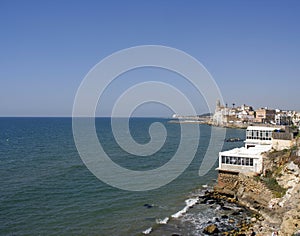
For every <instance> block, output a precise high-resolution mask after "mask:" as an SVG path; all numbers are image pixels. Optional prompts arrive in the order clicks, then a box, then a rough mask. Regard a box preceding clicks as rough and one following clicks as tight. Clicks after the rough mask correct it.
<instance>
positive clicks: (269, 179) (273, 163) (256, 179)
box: [211, 145, 300, 236]
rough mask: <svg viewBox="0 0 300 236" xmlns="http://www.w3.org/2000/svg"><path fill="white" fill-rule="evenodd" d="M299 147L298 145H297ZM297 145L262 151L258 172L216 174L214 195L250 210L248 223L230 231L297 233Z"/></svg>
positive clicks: (299, 195)
mask: <svg viewBox="0 0 300 236" xmlns="http://www.w3.org/2000/svg"><path fill="white" fill-rule="evenodd" d="M297 147H299V145H297ZM297 147H294V148H293V149H291V150H283V151H271V152H268V153H266V154H265V155H264V163H265V165H264V170H263V174H261V175H259V176H254V175H245V174H241V173H240V174H238V175H237V176H235V177H234V178H233V177H232V176H229V175H228V176H226V174H223V175H222V174H221V176H220V174H219V178H222V181H219V182H218V184H216V186H215V187H214V191H213V192H212V193H211V195H212V197H213V198H222V199H226V200H227V201H229V202H235V203H236V204H238V205H240V206H244V207H246V208H247V209H249V210H251V211H252V212H253V216H254V217H252V219H251V225H248V226H247V227H241V228H240V230H239V231H238V232H229V235H244V234H245V235H250V233H251V231H250V229H253V230H254V231H255V232H256V235H262V236H265V235H272V232H274V231H278V234H279V235H287V236H290V235H291V236H292V235H300V168H299V167H300V158H299V156H298V154H297V153H296V152H295V151H297V150H298V149H297Z"/></svg>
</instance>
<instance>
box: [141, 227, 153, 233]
mask: <svg viewBox="0 0 300 236" xmlns="http://www.w3.org/2000/svg"><path fill="white" fill-rule="evenodd" d="M151 231H152V227H150V228H148V229H146V230H144V231H143V234H150V233H151Z"/></svg>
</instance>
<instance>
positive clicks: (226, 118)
mask: <svg viewBox="0 0 300 236" xmlns="http://www.w3.org/2000/svg"><path fill="white" fill-rule="evenodd" d="M234 105H235V104H234ZM254 114H255V112H254V111H253V108H252V107H251V106H247V105H245V104H244V105H242V106H240V107H234V106H232V107H228V106H227V105H226V106H222V105H221V104H220V101H219V100H218V101H217V103H216V109H215V113H214V115H213V117H212V123H213V125H218V126H225V125H227V124H230V123H249V122H253V121H254V118H255V116H254Z"/></svg>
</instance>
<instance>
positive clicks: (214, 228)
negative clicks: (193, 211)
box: [203, 224, 219, 235]
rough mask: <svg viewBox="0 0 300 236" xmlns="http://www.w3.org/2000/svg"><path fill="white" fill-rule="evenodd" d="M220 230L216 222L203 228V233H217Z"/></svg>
mask: <svg viewBox="0 0 300 236" xmlns="http://www.w3.org/2000/svg"><path fill="white" fill-rule="evenodd" d="M218 232H219V229H218V227H217V226H216V225H215V224H211V225H209V226H207V227H205V228H204V230H203V233H205V234H208V235H212V234H216V233H218Z"/></svg>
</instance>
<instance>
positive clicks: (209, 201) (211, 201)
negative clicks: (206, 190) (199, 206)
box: [207, 200, 215, 205]
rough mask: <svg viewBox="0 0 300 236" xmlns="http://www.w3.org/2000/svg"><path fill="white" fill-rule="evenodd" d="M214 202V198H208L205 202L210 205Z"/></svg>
mask: <svg viewBox="0 0 300 236" xmlns="http://www.w3.org/2000/svg"><path fill="white" fill-rule="evenodd" d="M214 203H215V201H214V200H208V201H207V204H210V205H212V204H214Z"/></svg>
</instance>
